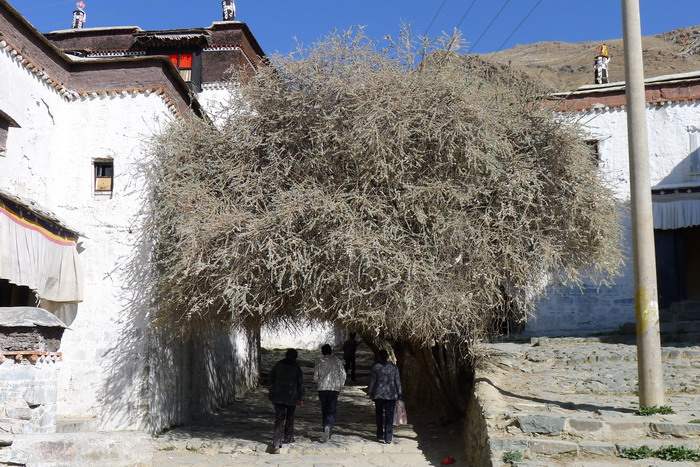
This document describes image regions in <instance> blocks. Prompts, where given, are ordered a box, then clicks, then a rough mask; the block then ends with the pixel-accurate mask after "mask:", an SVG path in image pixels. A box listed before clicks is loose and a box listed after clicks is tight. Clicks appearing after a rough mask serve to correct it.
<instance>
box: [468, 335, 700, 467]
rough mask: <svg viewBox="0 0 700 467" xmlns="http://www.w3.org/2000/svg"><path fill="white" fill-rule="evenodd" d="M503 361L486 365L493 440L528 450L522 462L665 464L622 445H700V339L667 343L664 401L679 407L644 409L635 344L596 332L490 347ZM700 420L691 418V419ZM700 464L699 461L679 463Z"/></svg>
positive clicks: (483, 375) (485, 400)
mask: <svg viewBox="0 0 700 467" xmlns="http://www.w3.org/2000/svg"><path fill="white" fill-rule="evenodd" d="M484 350H485V351H487V352H489V353H490V354H491V355H492V356H496V357H497V361H498V364H497V365H491V366H490V367H488V368H486V369H484V370H482V371H480V372H479V375H478V376H479V377H478V379H477V380H478V383H477V393H478V394H479V398H480V400H481V402H482V404H483V405H484V408H485V412H486V416H487V418H488V425H489V429H490V436H491V446H492V448H494V450H497V451H499V452H497V453H496V455H495V456H494V457H493V459H494V464H495V465H504V464H503V463H502V462H499V460H500V459H501V456H502V453H503V452H507V451H521V452H522V453H524V454H525V455H526V457H529V458H530V459H529V460H527V461H525V462H522V463H518V464H516V465H520V466H523V467H525V466H528V467H529V466H563V465H566V466H591V467H592V466H601V467H602V466H606V465H618V464H623V465H644V466H660V465H666V463H664V462H662V461H659V460H654V459H651V460H640V461H630V460H625V459H621V458H619V457H617V454H619V452H620V450H621V449H625V448H628V447H635V446H640V445H642V444H647V445H649V446H650V447H653V448H658V447H661V446H668V445H674V446H679V445H684V446H687V447H690V448H693V449H698V448H700V423H697V422H698V421H700V347H697V346H693V345H691V344H687V345H684V344H678V345H675V346H666V347H664V348H663V351H662V354H663V361H664V363H663V365H664V383H665V388H666V391H665V393H666V405H668V406H670V407H672V408H673V409H674V411H675V412H676V413H675V414H671V415H654V416H649V417H643V416H639V415H636V414H635V413H634V412H635V411H636V410H637V409H638V408H639V398H638V395H637V359H636V347H635V346H634V345H631V344H619V343H618V344H615V343H603V342H599V341H598V339H595V338H589V339H575V338H569V339H544V338H543V339H535V340H533V342H532V343H529V344H514V343H501V344H492V345H488V346H486V347H485V349H484ZM693 421H694V422H695V423H690V422H693ZM669 465H675V466H677V467H679V466H681V465H700V463H692V462H690V463H678V462H676V463H673V464H669Z"/></svg>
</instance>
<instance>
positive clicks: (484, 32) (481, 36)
mask: <svg viewBox="0 0 700 467" xmlns="http://www.w3.org/2000/svg"><path fill="white" fill-rule="evenodd" d="M509 3H510V0H506V2H505V3H504V4H503V6H502V7H501V9H500V10H498V13H496V16H494V17H493V19H492V20H491V22H490V23H489V25H488V26H486V29H484V31H483V32H482V33H481V35H480V36H479V38H478V39H477V40H476V42H474V44H473V45H472V46H471V49H472V50H474V49H475V48H476V46H477V44H478V43H479V41H481V39H482V38H483V37H484V35H485V34H486V32H487V31H488V30H489V29H491V26H493V23H494V22H496V20H497V19H498V17H499V16H501V13H503V10H505V9H506V7H507V6H508V4H509Z"/></svg>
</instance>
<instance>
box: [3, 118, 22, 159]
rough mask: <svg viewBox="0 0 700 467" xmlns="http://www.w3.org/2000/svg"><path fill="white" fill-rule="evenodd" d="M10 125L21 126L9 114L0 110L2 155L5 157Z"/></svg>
mask: <svg viewBox="0 0 700 467" xmlns="http://www.w3.org/2000/svg"><path fill="white" fill-rule="evenodd" d="M10 127H14V128H19V125H17V122H15V121H14V120H12V119H11V118H10V116H9V115H7V114H6V113H5V112H3V111H2V110H0V157H4V156H5V155H6V154H7V136H8V134H9V132H10Z"/></svg>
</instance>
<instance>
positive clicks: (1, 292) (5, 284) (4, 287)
mask: <svg viewBox="0 0 700 467" xmlns="http://www.w3.org/2000/svg"><path fill="white" fill-rule="evenodd" d="M36 304H37V296H36V293H35V292H33V291H32V290H31V289H30V288H29V287H26V286H23V285H16V284H13V283H11V282H10V281H9V280H7V279H0V307H6V306H32V307H34V306H36Z"/></svg>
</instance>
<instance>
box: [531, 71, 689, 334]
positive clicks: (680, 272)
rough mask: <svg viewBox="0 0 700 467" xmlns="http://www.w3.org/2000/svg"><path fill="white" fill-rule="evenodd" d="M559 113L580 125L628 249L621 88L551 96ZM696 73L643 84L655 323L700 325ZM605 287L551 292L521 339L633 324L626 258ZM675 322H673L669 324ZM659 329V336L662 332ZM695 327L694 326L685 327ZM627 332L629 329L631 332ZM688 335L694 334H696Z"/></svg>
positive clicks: (596, 88)
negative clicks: (610, 190)
mask: <svg viewBox="0 0 700 467" xmlns="http://www.w3.org/2000/svg"><path fill="white" fill-rule="evenodd" d="M554 98H556V99H559V100H560V102H559V111H561V112H563V115H564V116H565V118H566V119H568V120H569V121H572V122H575V123H578V124H580V125H581V126H582V127H583V129H584V131H585V133H586V134H587V138H588V141H589V143H590V144H591V148H592V149H593V151H594V153H595V158H596V159H597V161H596V163H597V164H599V167H600V170H601V173H602V174H603V175H604V176H605V177H606V178H607V179H608V180H610V182H611V183H612V186H613V187H614V190H615V193H616V196H617V197H618V198H619V199H620V201H621V202H622V204H623V206H624V212H623V214H622V216H621V221H622V223H623V225H624V228H625V239H626V241H625V246H626V247H627V248H631V247H630V245H631V231H630V220H629V196H630V195H629V188H630V187H629V183H630V182H629V157H628V149H627V112H626V108H625V87H624V83H610V84H607V85H591V86H583V87H581V88H579V89H578V90H576V91H574V92H572V93H566V94H563V93H562V94H560V95H557V96H554ZM699 98H700V72H697V73H686V74H678V75H670V76H661V77H658V78H653V79H648V80H646V99H647V107H646V114H647V123H648V128H649V164H650V174H651V186H652V201H653V214H654V229H655V239H656V252H657V254H656V256H657V277H658V284H659V302H660V308H661V319H662V321H665V320H666V319H671V318H669V315H670V314H671V313H672V312H673V313H678V312H680V313H681V315H682V316H681V318H682V319H683V320H684V321H685V320H688V321H689V320H691V319H693V318H697V319H698V320H700V307H699V306H698V304H697V303H695V301H698V300H700V101H698V99H699ZM626 256H627V264H626V266H625V269H624V271H623V272H624V275H623V276H622V277H620V278H619V279H617V280H616V281H615V283H614V284H613V285H612V286H611V287H601V288H599V289H598V288H595V287H594V286H593V285H590V284H588V285H586V286H584V289H583V290H582V291H579V290H578V289H576V290H571V289H562V288H553V289H552V290H551V291H550V294H549V296H548V297H547V298H546V299H544V300H543V301H542V302H541V303H540V305H539V308H538V310H537V313H536V317H535V319H533V320H531V321H530V322H529V323H528V324H527V325H526V328H525V331H524V332H523V335H524V336H533V335H540V336H541V335H552V336H555V335H584V334H591V333H604V332H611V331H617V330H619V329H620V328H621V327H622V326H625V325H627V324H628V323H634V321H635V315H634V274H633V270H632V259H631V251H627V252H626ZM676 318H677V317H674V318H673V319H676ZM663 325H664V323H662V330H663ZM690 326H691V327H692V326H697V325H696V324H691V325H690ZM632 329H634V328H633V327H632ZM693 330H694V328H693V329H688V331H691V332H697V331H700V329H698V330H695V331H693Z"/></svg>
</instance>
